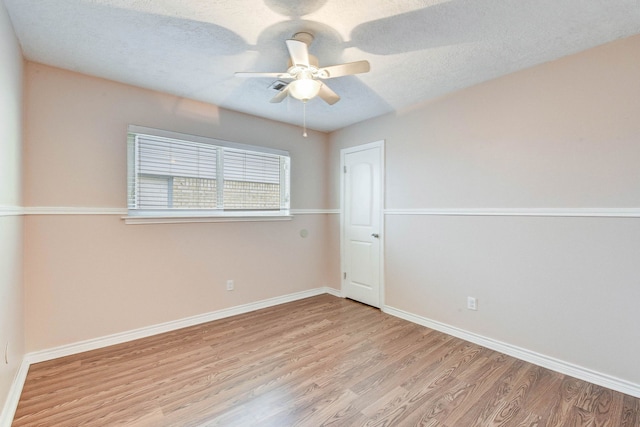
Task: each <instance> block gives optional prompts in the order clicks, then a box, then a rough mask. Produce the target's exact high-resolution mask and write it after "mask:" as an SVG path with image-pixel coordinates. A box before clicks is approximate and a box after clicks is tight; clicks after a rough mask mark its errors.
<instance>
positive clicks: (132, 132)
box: [122, 125, 293, 224]
mask: <svg viewBox="0 0 640 427" xmlns="http://www.w3.org/2000/svg"><path fill="white" fill-rule="evenodd" d="M136 136H146V137H148V138H151V139H164V140H170V141H179V142H187V143H195V144H207V145H212V146H215V147H217V148H220V151H219V152H218V165H217V167H218V168H219V167H220V166H221V164H220V160H221V159H220V158H221V157H222V156H220V153H222V150H223V149H225V148H227V149H231V150H241V151H246V152H252V153H261V154H270V155H276V156H280V157H281V158H284V161H281V165H280V168H281V174H283V177H281V179H280V183H279V186H280V209H269V210H260V209H255V210H253V209H251V210H235V209H234V210H229V209H227V210H225V209H224V208H216V209H197V208H186V209H179V208H166V209H153V208H146V209H144V208H137V207H132V201H135V202H137V197H138V196H137V195H136V194H135V188H136V182H137V179H138V176H139V173H138V161H137V153H136V143H135V137H136ZM221 172H223V171H221ZM220 176H222V174H221V173H219V174H218V177H220ZM171 178H173V177H171ZM171 178H170V179H171ZM223 183H224V180H222V181H219V182H218V183H217V186H218V187H223V186H224V184H223ZM290 194H291V156H290V155H289V152H288V151H285V150H279V149H275V148H270V147H264V146H255V145H249V144H240V143H235V142H230V141H224V140H220V139H215V138H208V137H203V136H197V135H189V134H184V133H179V132H172V131H166V130H160V129H153V128H148V127H144V126H138V125H129V126H128V128H127V215H126V216H124V217H122V218H123V219H124V220H125V223H126V224H167V223H182V222H188V223H193V222H227V221H283V220H285V221H286V220H291V219H292V218H293V216H292V215H291V208H290ZM218 201H220V197H218Z"/></svg>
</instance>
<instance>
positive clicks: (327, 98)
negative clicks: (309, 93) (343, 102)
mask: <svg viewBox="0 0 640 427" xmlns="http://www.w3.org/2000/svg"><path fill="white" fill-rule="evenodd" d="M318 96H319V97H320V98H322V100H323V101H324V102H326V103H327V104H329V105H333V104H335V103H336V102H338V101H340V97H339V96H338V94H337V93H335V92H334V91H333V90H331V88H330V87H329V86H327V85H326V84H324V83H323V84H322V86H320V92H318Z"/></svg>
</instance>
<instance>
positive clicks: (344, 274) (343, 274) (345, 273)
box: [342, 271, 347, 280]
mask: <svg viewBox="0 0 640 427" xmlns="http://www.w3.org/2000/svg"><path fill="white" fill-rule="evenodd" d="M342 278H343V279H345V280H346V278H347V272H346V271H345V272H344V273H342Z"/></svg>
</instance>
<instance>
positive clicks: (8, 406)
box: [0, 359, 29, 427]
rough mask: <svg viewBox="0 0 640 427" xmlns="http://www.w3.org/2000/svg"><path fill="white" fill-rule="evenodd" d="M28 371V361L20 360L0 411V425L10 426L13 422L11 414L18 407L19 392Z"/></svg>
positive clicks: (20, 392)
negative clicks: (0, 411)
mask: <svg viewBox="0 0 640 427" xmlns="http://www.w3.org/2000/svg"><path fill="white" fill-rule="evenodd" d="M28 372H29V362H27V360H26V359H23V360H22V363H21V364H20V367H19V368H18V372H16V376H15V377H14V378H13V383H11V388H10V389H9V394H8V395H7V399H6V400H5V402H4V407H3V408H2V413H0V427H11V423H12V422H13V416H14V415H15V413H16V409H17V408H18V402H19V401H20V394H22V386H24V382H25V380H26V379H27V373H28Z"/></svg>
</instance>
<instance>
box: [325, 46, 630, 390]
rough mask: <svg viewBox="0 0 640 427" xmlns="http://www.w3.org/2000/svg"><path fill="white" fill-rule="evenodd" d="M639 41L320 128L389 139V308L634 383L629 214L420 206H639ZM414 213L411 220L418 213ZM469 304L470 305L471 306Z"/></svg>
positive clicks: (360, 139) (335, 143) (334, 153)
mask: <svg viewBox="0 0 640 427" xmlns="http://www.w3.org/2000/svg"><path fill="white" fill-rule="evenodd" d="M639 52H640V37H633V38H629V39H626V40H620V41H617V42H615V43H612V44H609V45H605V46H602V47H599V48H596V49H592V50H589V51H587V52H584V53H581V54H578V55H574V56H571V57H568V58H565V59H562V60H559V61H555V62H552V63H548V64H544V65H541V66H538V67H535V68H532V69H529V70H526V71H523V72H519V73H516V74H513V75H509V76H507V77H504V78H500V79H497V80H494V81H491V82H488V83H485V84H482V85H479V86H476V87H473V88H470V89H467V90H464V91H460V92H458V93H455V94H453V95H450V96H447V97H444V98H441V99H438V100H435V101H433V102H430V103H427V104H424V105H421V106H417V107H415V108H412V109H408V110H406V111H403V112H400V113H397V114H393V115H387V116H384V117H380V118H377V119H373V120H370V121H367V122H364V123H361V124H358V125H355V126H352V127H349V128H347V129H344V130H342V131H339V132H335V133H334V134H332V135H331V147H332V148H331V158H332V166H331V168H332V169H331V170H332V173H331V175H330V176H332V177H335V179H334V181H333V183H332V184H331V185H330V189H331V190H330V192H331V196H330V200H331V206H334V207H336V206H338V205H339V184H338V182H337V177H338V176H339V173H338V165H339V150H340V149H341V148H344V147H347V146H352V145H357V144H362V143H367V142H371V141H376V140H380V139H385V140H386V159H385V161H386V171H385V179H386V200H385V206H386V208H387V209H390V210H402V209H417V210H422V211H421V212H422V214H421V215H400V214H398V213H399V212H397V211H396V212H395V213H394V212H392V211H389V212H387V214H386V215H385V228H386V234H385V257H386V259H385V269H386V274H385V276H386V277H385V283H386V297H385V298H386V304H387V305H388V306H391V307H394V308H397V309H401V310H405V311H407V312H409V313H413V314H415V315H418V316H422V317H424V318H428V319H432V320H435V321H438V322H442V323H445V324H448V325H451V326H455V327H458V328H461V329H463V330H466V331H469V332H472V333H476V334H480V335H483V336H486V337H489V338H492V339H495V340H498V341H502V342H506V343H509V344H512V345H516V346H520V347H522V348H525V349H528V350H531V351H534V352H537V353H540V354H543V355H546V356H550V357H554V358H557V359H560V360H562V361H565V362H568V363H572V364H575V365H578V366H582V367H585V368H589V369H592V370H595V371H597V372H599V373H602V374H606V375H611V376H614V377H617V378H620V379H624V380H627V381H630V382H632V383H635V384H638V385H640V369H638V357H637V355H638V354H640V335H639V332H638V328H637V325H638V324H640V310H638V305H637V302H638V301H640V281H639V277H640V276H639V274H638V272H639V271H640V270H639V264H638V260H639V259H640V219H638V218H570V217H567V218H564V217H549V216H534V217H516V216H478V215H470V216H446V215H443V216H438V215H435V216H434V215H426V214H425V213H426V210H431V212H433V211H436V212H437V211H438V210H440V211H442V210H447V209H453V208H457V209H478V208H485V209H498V210H500V209H516V210H517V209H518V208H521V209H533V208H556V209H569V210H571V209H577V208H594V209H595V208H613V209H615V208H638V207H640V167H638V159H640V120H639V119H638V117H639V114H640V79H639V78H638V76H640V54H639ZM414 213H415V212H414ZM467 296H475V297H476V298H478V305H479V309H478V311H475V312H473V311H468V310H467V309H466V297H467Z"/></svg>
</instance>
